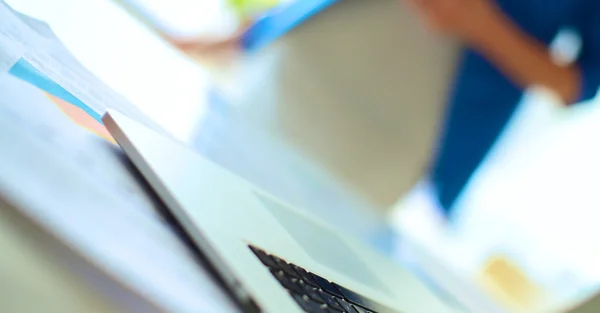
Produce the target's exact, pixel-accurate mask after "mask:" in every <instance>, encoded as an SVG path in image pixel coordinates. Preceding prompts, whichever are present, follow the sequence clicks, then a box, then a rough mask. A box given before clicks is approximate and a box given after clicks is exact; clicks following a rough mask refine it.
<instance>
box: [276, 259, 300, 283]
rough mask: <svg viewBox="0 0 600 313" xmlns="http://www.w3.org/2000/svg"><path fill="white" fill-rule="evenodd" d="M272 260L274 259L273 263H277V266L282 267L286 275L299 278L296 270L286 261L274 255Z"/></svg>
mask: <svg viewBox="0 0 600 313" xmlns="http://www.w3.org/2000/svg"><path fill="white" fill-rule="evenodd" d="M272 258H273V260H275V263H276V264H277V266H278V267H279V268H280V269H282V270H283V271H284V272H285V273H286V274H287V275H289V276H292V277H296V278H300V275H298V273H296V271H295V270H294V269H293V268H292V266H291V265H289V264H288V263H287V262H286V261H284V260H282V259H280V258H278V257H276V256H272Z"/></svg>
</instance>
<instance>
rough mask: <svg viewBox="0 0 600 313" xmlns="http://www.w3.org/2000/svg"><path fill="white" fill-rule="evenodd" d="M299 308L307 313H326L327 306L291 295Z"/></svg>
mask: <svg viewBox="0 0 600 313" xmlns="http://www.w3.org/2000/svg"><path fill="white" fill-rule="evenodd" d="M293 297H294V299H295V300H296V302H297V303H298V305H300V307H301V308H302V309H303V310H304V311H306V312H308V313H327V309H328V307H327V304H323V303H319V302H315V301H313V300H311V299H310V298H309V297H307V296H300V295H293Z"/></svg>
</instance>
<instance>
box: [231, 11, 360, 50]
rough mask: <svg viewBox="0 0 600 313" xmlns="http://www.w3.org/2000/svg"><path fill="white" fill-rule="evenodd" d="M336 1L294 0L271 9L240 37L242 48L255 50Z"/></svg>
mask: <svg viewBox="0 0 600 313" xmlns="http://www.w3.org/2000/svg"><path fill="white" fill-rule="evenodd" d="M338 1H341V0H296V1H294V2H292V3H290V4H288V5H286V6H283V7H280V8H275V9H272V10H270V11H269V12H267V13H266V14H265V15H263V16H262V17H261V18H259V19H258V20H257V21H256V22H255V23H254V24H253V25H252V26H250V28H249V29H248V30H247V31H246V33H245V34H244V35H243V37H242V48H243V49H244V50H245V51H247V52H255V51H257V50H259V49H261V48H263V47H265V46H266V45H268V44H269V43H271V42H273V41H275V40H276V39H277V38H279V37H281V36H283V35H285V34H286V33H287V32H289V31H290V30H292V29H293V28H294V27H297V26H298V25H300V24H301V23H303V22H304V21H306V20H307V19H309V18H310V17H312V16H314V15H315V14H317V13H319V12H321V11H323V10H324V9H326V8H328V7H330V6H331V5H333V4H334V3H336V2H338ZM364 1H366V0H364Z"/></svg>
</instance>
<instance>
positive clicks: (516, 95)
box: [173, 0, 600, 216]
mask: <svg viewBox="0 0 600 313" xmlns="http://www.w3.org/2000/svg"><path fill="white" fill-rule="evenodd" d="M298 1H302V0H298ZM342 1H343V0H342ZM359 1H360V0H359ZM362 1H368V0H362ZM401 1H402V2H404V3H406V4H408V6H409V7H411V8H412V9H413V10H414V12H415V14H418V15H419V16H420V17H421V18H422V21H423V22H424V24H425V25H426V26H427V27H428V28H429V29H431V30H432V31H434V32H437V33H439V34H442V35H445V36H453V37H457V38H458V39H460V40H461V41H462V42H463V43H464V45H465V49H464V51H463V52H462V54H461V58H460V60H459V64H458V71H457V75H456V79H455V82H454V86H453V88H452V91H451V94H450V96H449V99H448V103H447V112H446V118H445V123H444V125H443V131H442V133H441V134H440V140H439V144H438V149H437V153H436V155H435V156H434V157H433V160H432V161H433V162H432V163H431V168H430V171H429V174H428V175H427V180H428V183H430V184H431V186H432V187H433V190H434V192H435V193H436V194H437V200H438V202H439V206H440V207H441V208H442V209H443V211H444V213H445V214H446V216H448V215H449V214H450V213H451V212H452V209H453V206H454V203H455V201H456V199H457V197H458V196H459V195H460V193H461V191H462V189H463V188H464V187H465V185H466V184H467V183H468V180H469V179H470V177H471V175H472V174H473V172H474V171H475V170H476V169H477V167H478V166H479V164H480V163H481V161H482V160H483V159H484V158H485V156H486V154H487V152H488V150H489V149H490V148H491V147H492V145H493V144H494V142H495V141H496V139H497V138H498V136H499V135H500V133H501V132H502V130H503V128H504V127H505V125H506V124H507V123H508V121H509V119H510V118H511V116H512V115H513V113H514V112H515V110H516V108H517V106H518V104H519V102H520V99H521V97H522V96H523V94H524V92H525V90H526V89H527V88H528V87H530V86H542V87H545V88H546V89H549V90H551V91H553V92H554V93H555V94H556V95H558V96H559V97H560V98H561V99H562V100H563V102H564V103H565V105H570V104H573V103H578V102H582V101H585V100H590V99H592V98H593V97H594V96H595V95H596V93H597V90H598V87H599V85H600V1H598V0H401ZM250 24H251V21H244V22H243V23H242V24H241V26H240V28H239V29H238V31H237V32H236V33H235V34H233V35H232V36H231V37H229V38H226V39H223V40H219V41H202V40H191V41H184V42H182V41H173V42H174V43H175V44H176V45H178V46H179V47H181V48H182V49H184V50H195V51H198V52H201V53H206V54H210V53H214V52H216V53H217V54H219V53H222V52H223V51H224V50H230V51H237V50H238V48H239V41H240V39H241V36H242V35H243V34H244V31H245V29H246V27H247V26H248V25H250ZM565 28H572V29H573V30H575V31H576V32H577V33H578V34H579V35H580V37H581V40H582V49H581V51H580V54H579V56H578V58H577V60H576V62H575V63H573V64H568V65H559V64H557V63H555V62H554V61H553V58H552V56H551V54H550V51H549V44H550V43H551V42H552V41H553V39H554V38H555V37H556V36H557V34H558V33H559V31H561V30H563V29H565ZM565 183H568V182H565Z"/></svg>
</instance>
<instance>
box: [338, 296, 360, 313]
mask: <svg viewBox="0 0 600 313" xmlns="http://www.w3.org/2000/svg"><path fill="white" fill-rule="evenodd" d="M337 301H338V302H339V304H340V306H341V307H342V308H343V309H344V312H346V313H358V311H356V309H355V308H354V306H353V305H352V304H351V303H350V302H348V301H346V300H344V299H337Z"/></svg>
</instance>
